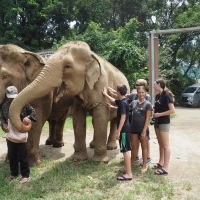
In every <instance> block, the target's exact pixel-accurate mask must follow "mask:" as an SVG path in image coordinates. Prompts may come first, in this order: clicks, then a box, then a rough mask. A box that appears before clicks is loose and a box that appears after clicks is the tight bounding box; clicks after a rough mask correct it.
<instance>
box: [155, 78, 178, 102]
mask: <svg viewBox="0 0 200 200" xmlns="http://www.w3.org/2000/svg"><path fill="white" fill-rule="evenodd" d="M156 83H157V84H158V83H160V87H161V88H162V89H163V90H164V91H165V92H167V93H169V94H170V95H171V97H172V100H173V102H174V101H175V98H174V94H173V93H172V92H171V91H170V90H169V89H168V88H167V87H166V82H165V80H164V79H162V78H159V79H157V80H156Z"/></svg>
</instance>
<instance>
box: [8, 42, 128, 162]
mask: <svg viewBox="0 0 200 200" xmlns="http://www.w3.org/2000/svg"><path fill="white" fill-rule="evenodd" d="M119 84H125V85H126V86H127V87H128V88H129V84H128V81H127V79H126V77H125V76H124V75H123V74H122V73H121V72H120V71H119V70H118V69H117V68H116V67H114V66H113V65H112V64H110V63H109V62H107V61H106V60H104V59H102V58H100V57H99V56H98V55H96V54H95V53H94V52H92V51H91V50H90V47H89V46H88V45H87V44H86V43H84V42H81V41H72V42H68V43H66V44H65V45H63V46H61V47H60V48H59V49H58V50H57V51H56V52H55V53H54V54H53V55H52V56H50V58H49V59H48V61H47V63H46V65H45V67H44V68H43V69H42V71H41V73H40V74H39V76H38V77H37V78H36V79H35V81H33V82H32V83H31V84H30V85H29V86H27V87H26V88H25V89H24V90H22V91H21V93H20V94H19V95H18V96H17V97H16V98H15V99H14V101H13V103H12V104H11V107H10V112H9V116H10V120H11V122H12V124H13V125H14V126H15V127H16V128H17V129H18V130H20V128H21V127H20V119H19V113H20V110H21V109H22V108H23V106H24V105H25V104H27V103H29V102H31V101H33V100H36V99H38V98H41V97H42V96H44V95H46V94H48V93H49V92H51V91H53V90H54V89H55V88H57V87H59V88H60V89H59V91H58V93H57V96H58V98H59V97H60V96H62V95H63V94H65V95H69V96H72V97H73V98H74V105H73V127H74V134H75V143H74V149H75V152H74V154H73V156H72V158H73V159H74V160H77V159H78V160H79V159H80V160H84V159H87V158H88V155H87V151H86V113H87V112H89V113H90V114H91V115H92V123H93V127H94V146H95V148H94V155H93V158H92V159H93V160H96V161H105V162H107V161H108V156H107V147H106V142H107V125H108V121H109V120H111V126H112V127H115V128H113V130H112V131H113V132H112V134H110V136H109V139H108V143H109V142H111V143H112V142H115V145H116V140H115V130H116V122H115V119H116V110H111V109H108V107H107V105H106V101H107V99H106V98H105V97H104V95H103V94H102V90H103V88H104V87H108V86H109V87H112V88H116V87H117V85H119ZM36 88H37V89H36ZM33 91H34V92H33ZM22 99H23V101H22ZM112 127H111V129H112Z"/></svg>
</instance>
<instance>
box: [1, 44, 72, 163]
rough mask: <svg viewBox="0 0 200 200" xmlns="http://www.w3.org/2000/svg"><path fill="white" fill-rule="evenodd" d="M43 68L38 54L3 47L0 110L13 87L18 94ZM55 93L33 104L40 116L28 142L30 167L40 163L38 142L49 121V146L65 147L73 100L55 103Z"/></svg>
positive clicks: (14, 47)
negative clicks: (64, 138)
mask: <svg viewBox="0 0 200 200" xmlns="http://www.w3.org/2000/svg"><path fill="white" fill-rule="evenodd" d="M44 66H45V61H44V59H43V58H42V57H41V56H40V55H38V54H36V53H33V52H30V51H26V50H24V49H22V48H21V47H19V46H17V45H13V44H6V45H0V107H1V106H2V104H3V103H4V101H5V91H6V88H7V87H8V86H10V85H14V86H16V87H17V89H18V91H19V92H20V91H22V90H23V89H24V88H25V87H26V86H27V85H29V84H30V83H31V82H32V81H33V80H34V79H35V78H36V77H37V76H38V74H39V73H40V72H41V70H42V69H43V67H44ZM36 90H37V89H36ZM33 92H34V91H33ZM54 93H55V91H52V92H49V93H47V94H45V95H44V96H43V97H41V98H39V99H37V100H36V101H32V102H31V105H32V106H33V108H35V110H36V113H37V114H36V119H37V122H36V123H34V122H33V124H32V128H31V130H30V131H29V137H28V141H27V151H28V155H29V164H30V166H32V165H33V164H40V162H41V161H40V159H39V156H38V150H39V141H40V135H41V131H42V127H43V125H44V123H45V122H46V120H47V121H48V122H49V137H48V139H47V140H46V144H48V145H51V144H52V145H53V146H54V147H61V146H63V145H64V142H63V138H62V136H63V127H64V123H65V119H66V118H67V116H68V112H69V110H70V107H71V105H72V104H73V98H72V97H69V96H66V95H65V96H63V97H62V98H60V99H59V101H58V102H56V103H55V102H54V101H53V98H54Z"/></svg>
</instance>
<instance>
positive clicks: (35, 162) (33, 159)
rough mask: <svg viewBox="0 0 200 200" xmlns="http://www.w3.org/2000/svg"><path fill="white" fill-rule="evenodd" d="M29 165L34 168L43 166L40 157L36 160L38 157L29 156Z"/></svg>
mask: <svg viewBox="0 0 200 200" xmlns="http://www.w3.org/2000/svg"><path fill="white" fill-rule="evenodd" d="M28 163H29V166H30V167H32V166H33V165H39V164H41V160H40V159H39V158H38V157H37V158H36V157H32V156H29V159H28Z"/></svg>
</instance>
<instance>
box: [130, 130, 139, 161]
mask: <svg viewBox="0 0 200 200" xmlns="http://www.w3.org/2000/svg"><path fill="white" fill-rule="evenodd" d="M137 150H138V134H131V165H134V164H135V158H136V156H137Z"/></svg>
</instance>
